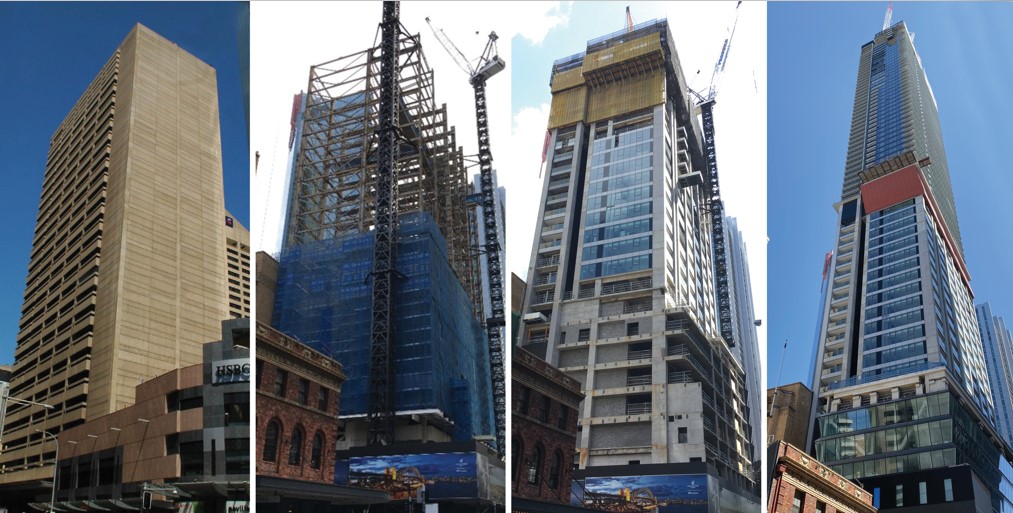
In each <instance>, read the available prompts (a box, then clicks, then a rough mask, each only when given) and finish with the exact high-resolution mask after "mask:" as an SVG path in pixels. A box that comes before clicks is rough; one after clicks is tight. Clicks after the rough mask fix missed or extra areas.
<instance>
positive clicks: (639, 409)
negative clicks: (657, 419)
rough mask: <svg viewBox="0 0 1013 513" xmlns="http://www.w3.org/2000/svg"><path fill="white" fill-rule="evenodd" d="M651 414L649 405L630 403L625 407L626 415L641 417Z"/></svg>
mask: <svg viewBox="0 0 1013 513" xmlns="http://www.w3.org/2000/svg"><path fill="white" fill-rule="evenodd" d="M645 413H651V403H630V404H627V405H626V414H627V415H643V414H645Z"/></svg>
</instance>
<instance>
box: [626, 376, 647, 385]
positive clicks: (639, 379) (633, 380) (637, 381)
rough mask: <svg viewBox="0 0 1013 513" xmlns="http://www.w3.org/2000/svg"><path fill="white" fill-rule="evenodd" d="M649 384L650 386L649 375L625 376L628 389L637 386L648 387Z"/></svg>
mask: <svg viewBox="0 0 1013 513" xmlns="http://www.w3.org/2000/svg"><path fill="white" fill-rule="evenodd" d="M650 384H651V376H650V374H648V375H646V376H626V386H628V387H635V386H639V385H650Z"/></svg>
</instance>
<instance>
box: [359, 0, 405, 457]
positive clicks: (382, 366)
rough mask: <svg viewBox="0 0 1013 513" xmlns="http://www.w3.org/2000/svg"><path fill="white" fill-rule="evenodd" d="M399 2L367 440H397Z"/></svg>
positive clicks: (382, 146) (388, 24)
mask: <svg viewBox="0 0 1013 513" xmlns="http://www.w3.org/2000/svg"><path fill="white" fill-rule="evenodd" d="M400 15H401V4H400V2H384V3H383V21H381V22H380V33H381V37H380V110H379V112H378V116H377V123H378V125H379V128H377V130H376V134H375V138H376V145H377V148H376V156H377V158H376V219H375V229H374V233H375V237H376V243H375V245H374V247H373V269H372V271H371V272H370V276H372V278H373V299H372V319H371V325H370V326H371V328H370V350H369V363H370V368H369V412H368V414H367V421H368V423H369V427H368V432H367V435H366V437H367V438H366V443H367V444H368V445H390V444H391V443H393V441H394V356H393V348H394V344H393V337H392V336H391V331H392V329H393V318H394V315H393V307H394V305H393V295H392V293H393V287H392V281H393V279H394V278H395V277H396V275H397V270H396V269H395V268H394V261H395V251H396V249H397V151H398V150H397V140H398V128H397V118H398V104H399V103H400V101H399V98H398V94H399V93H398V90H397V78H398V74H399V72H398V44H399V43H398V36H399V35H400V33H401V20H400Z"/></svg>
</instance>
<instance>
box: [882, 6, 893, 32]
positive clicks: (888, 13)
mask: <svg viewBox="0 0 1013 513" xmlns="http://www.w3.org/2000/svg"><path fill="white" fill-rule="evenodd" d="M892 19H893V2H892V1H891V2H890V4H889V5H887V6H886V16H885V17H883V30H886V29H888V28H890V20H892Z"/></svg>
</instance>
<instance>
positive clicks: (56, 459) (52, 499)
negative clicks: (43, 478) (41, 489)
mask: <svg viewBox="0 0 1013 513" xmlns="http://www.w3.org/2000/svg"><path fill="white" fill-rule="evenodd" d="M36 431H38V432H39V433H42V434H43V435H46V436H48V437H50V438H52V439H53V442H55V443H56V453H55V455H54V456H53V491H52V492H51V495H50V496H49V513H55V512H56V478H57V472H59V471H60V440H59V439H57V438H56V435H54V434H52V433H50V432H49V431H45V430H42V429H36Z"/></svg>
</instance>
